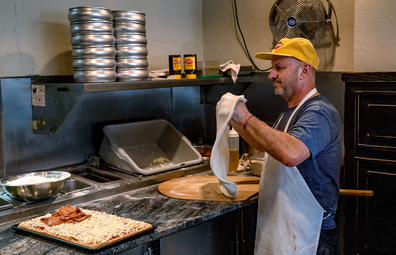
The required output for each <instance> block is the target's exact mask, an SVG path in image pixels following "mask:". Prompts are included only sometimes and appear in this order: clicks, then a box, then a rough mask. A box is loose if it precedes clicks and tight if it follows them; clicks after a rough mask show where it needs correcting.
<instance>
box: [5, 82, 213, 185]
mask: <svg viewBox="0 0 396 255" xmlns="http://www.w3.org/2000/svg"><path fill="white" fill-rule="evenodd" d="M0 87H1V95H0V96H1V97H0V98H1V104H0V106H1V123H0V124H1V138H0V139H1V140H0V141H1V147H0V148H1V149H0V150H1V153H0V160H1V161H0V163H1V171H0V178H1V177H4V176H10V175H14V174H19V173H24V172H30V171H35V170H47V169H52V168H57V167H62V166H68V165H74V164H81V163H83V162H87V160H88V159H89V158H90V157H94V156H99V149H100V145H101V143H102V140H103V136H104V134H103V131H102V129H103V127H104V126H105V125H108V124H116V123H127V122H134V121H142V120H151V119H165V120H168V121H170V122H171V123H173V125H174V126H175V127H176V128H177V129H178V130H179V131H180V132H181V133H183V134H184V135H185V136H186V137H187V138H189V139H190V141H191V142H195V140H198V137H199V136H201V137H203V136H204V123H205V120H204V106H203V105H201V104H200V92H199V87H177V88H158V89H142V90H124V91H110V92H95V93H86V94H84V95H83V96H82V97H81V99H80V100H79V101H78V103H77V104H76V105H75V106H74V107H73V109H72V110H71V111H70V113H69V114H68V115H67V117H66V119H65V120H64V121H63V123H62V124H61V125H60V127H59V128H58V129H57V131H56V132H55V133H54V134H53V135H42V134H34V133H33V128H32V99H31V79H30V78H5V79H0Z"/></svg>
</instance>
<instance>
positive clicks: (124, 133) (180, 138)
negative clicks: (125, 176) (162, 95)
mask: <svg viewBox="0 0 396 255" xmlns="http://www.w3.org/2000/svg"><path fill="white" fill-rule="evenodd" d="M103 132H104V134H105V136H104V138H103V142H102V146H101V147H100V151H99V154H100V156H101V157H102V159H103V160H104V161H105V162H106V163H107V164H108V165H111V166H114V167H116V168H120V169H122V170H126V171H131V172H134V173H141V174H144V175H149V174H154V173H159V172H164V171H168V170H171V169H176V168H180V167H184V166H188V165H193V164H198V163H200V162H202V156H201V154H200V153H199V152H198V151H197V150H196V149H195V148H194V147H193V146H192V145H191V143H190V141H189V140H188V139H187V138H186V137H185V136H184V135H182V134H181V133H180V132H179V131H177V130H176V128H175V127H174V126H172V124H171V123H169V122H168V121H166V120H162V119H160V120H150V121H140V122H132V123H124V124H116V125H107V126H105V127H104V128H103Z"/></svg>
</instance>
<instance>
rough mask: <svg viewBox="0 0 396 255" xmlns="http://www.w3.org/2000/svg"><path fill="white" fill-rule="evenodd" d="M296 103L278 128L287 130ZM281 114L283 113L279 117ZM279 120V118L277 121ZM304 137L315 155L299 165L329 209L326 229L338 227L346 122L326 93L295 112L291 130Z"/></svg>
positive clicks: (316, 194) (302, 138)
mask: <svg viewBox="0 0 396 255" xmlns="http://www.w3.org/2000/svg"><path fill="white" fill-rule="evenodd" d="M295 108H296V107H292V108H286V109H285V110H283V111H282V113H281V114H280V116H282V115H283V117H282V119H281V121H280V123H279V124H278V126H277V130H281V131H283V130H284V127H285V126H286V123H287V120H288V119H289V117H290V115H291V114H292V112H293V111H294V109H295ZM279 118H280V117H279ZM279 118H278V120H277V121H276V122H275V125H274V126H276V125H277V122H278V121H279ZM287 132H288V133H289V134H290V135H292V136H295V137H297V138H298V139H299V140H301V141H302V142H303V143H304V144H305V145H306V146H307V147H308V149H309V150H310V152H311V155H312V156H311V157H310V158H309V159H307V160H305V161H304V162H302V163H301V164H300V165H298V166H297V169H298V170H299V171H300V173H301V175H302V177H303V178H304V180H305V181H306V183H307V185H308V187H309V188H310V190H311V191H312V193H313V195H314V196H315V198H316V199H317V200H318V202H319V204H320V205H321V206H322V207H323V209H324V210H326V213H325V214H324V219H323V222H322V228H323V229H333V228H335V227H336V224H335V221H334V215H335V213H336V210H337V203H338V196H339V192H340V182H339V178H340V168H341V160H342V123H341V118H340V115H339V114H338V112H337V110H336V109H335V108H334V106H333V105H332V104H331V103H330V102H329V101H328V100H327V99H326V98H325V97H323V96H321V95H319V96H315V97H313V98H310V99H308V100H307V101H306V102H305V103H304V104H303V105H302V106H301V107H300V109H298V111H297V112H296V113H295V115H294V116H293V119H292V120H291V122H290V125H289V129H288V131H287Z"/></svg>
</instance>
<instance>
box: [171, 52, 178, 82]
mask: <svg viewBox="0 0 396 255" xmlns="http://www.w3.org/2000/svg"><path fill="white" fill-rule="evenodd" d="M180 73H181V56H180V55H169V74H170V75H174V76H175V77H176V79H180V78H181V74H180Z"/></svg>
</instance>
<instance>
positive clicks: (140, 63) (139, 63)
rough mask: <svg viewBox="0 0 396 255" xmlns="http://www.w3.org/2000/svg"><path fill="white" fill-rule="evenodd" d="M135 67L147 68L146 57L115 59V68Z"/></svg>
mask: <svg viewBox="0 0 396 255" xmlns="http://www.w3.org/2000/svg"><path fill="white" fill-rule="evenodd" d="M136 67H144V68H147V67H148V61H147V58H146V57H140V56H131V57H123V58H121V57H120V58H117V68H136Z"/></svg>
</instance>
